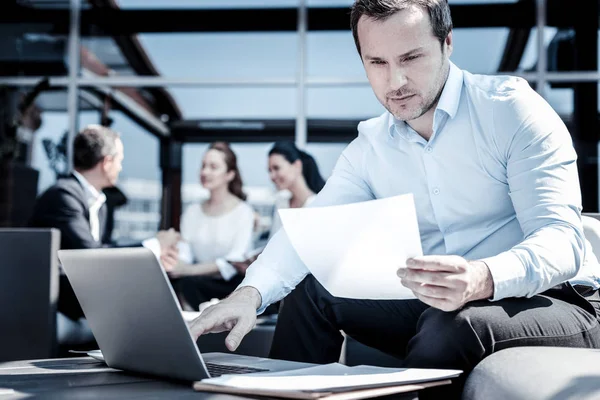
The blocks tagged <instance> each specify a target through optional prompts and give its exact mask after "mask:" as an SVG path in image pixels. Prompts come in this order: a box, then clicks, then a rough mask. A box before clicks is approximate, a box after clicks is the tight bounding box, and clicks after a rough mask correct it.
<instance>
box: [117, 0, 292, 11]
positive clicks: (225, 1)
mask: <svg viewBox="0 0 600 400" xmlns="http://www.w3.org/2000/svg"><path fill="white" fill-rule="evenodd" d="M118 3H119V6H120V7H121V8H124V9H128V8H131V9H134V8H144V9H161V8H164V9H172V8H249V7H252V8H274V7H296V6H297V5H298V0H269V1H268V2H267V1H264V0H119V1H118Z"/></svg>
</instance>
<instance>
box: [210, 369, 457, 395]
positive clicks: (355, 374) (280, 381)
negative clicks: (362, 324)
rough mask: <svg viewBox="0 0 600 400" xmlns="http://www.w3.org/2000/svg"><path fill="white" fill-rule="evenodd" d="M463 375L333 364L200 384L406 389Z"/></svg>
mask: <svg viewBox="0 0 600 400" xmlns="http://www.w3.org/2000/svg"><path fill="white" fill-rule="evenodd" d="M461 373H462V371H460V370H452V369H418V368H383V367H372V366H366V365H360V366H355V367H348V366H345V365H342V364H338V363H333V364H326V365H318V366H315V367H308V368H301V369H297V370H292V371H282V372H259V373H253V374H243V375H239V374H236V375H222V376H220V377H218V378H209V379H203V380H202V383H208V384H213V385H219V386H228V387H235V388H239V389H262V390H303V391H318V390H325V389H339V388H359V387H365V386H378V385H381V386H384V385H387V384H389V385H405V384H411V383H419V382H429V381H435V380H440V379H449V378H454V377H456V376H458V375H460V374H461Z"/></svg>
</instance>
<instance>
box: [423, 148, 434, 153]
mask: <svg viewBox="0 0 600 400" xmlns="http://www.w3.org/2000/svg"><path fill="white" fill-rule="evenodd" d="M425 151H426V152H428V153H431V152H432V151H433V149H432V148H431V147H425Z"/></svg>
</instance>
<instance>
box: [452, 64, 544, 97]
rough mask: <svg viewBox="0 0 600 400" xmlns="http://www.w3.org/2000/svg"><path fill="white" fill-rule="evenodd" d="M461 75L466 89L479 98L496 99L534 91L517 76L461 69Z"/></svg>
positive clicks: (529, 93) (524, 94) (520, 95)
mask: <svg viewBox="0 0 600 400" xmlns="http://www.w3.org/2000/svg"><path fill="white" fill-rule="evenodd" d="M463 77H464V78H463V79H464V85H465V88H466V90H467V91H468V92H469V94H471V95H473V96H476V97H477V98H479V99H482V98H483V99H485V98H487V99H489V100H491V101H498V100H504V99H512V98H516V97H528V96H529V95H531V94H534V93H535V91H534V90H533V89H532V88H531V86H530V85H529V83H528V82H527V81H526V80H525V79H523V78H520V77H518V76H512V75H480V74H471V73H470V72H467V71H463Z"/></svg>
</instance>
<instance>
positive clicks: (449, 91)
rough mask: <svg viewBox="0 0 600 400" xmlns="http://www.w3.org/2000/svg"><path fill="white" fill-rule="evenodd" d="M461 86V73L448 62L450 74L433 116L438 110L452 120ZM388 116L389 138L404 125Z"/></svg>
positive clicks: (404, 125) (456, 108) (402, 122)
mask: <svg viewBox="0 0 600 400" xmlns="http://www.w3.org/2000/svg"><path fill="white" fill-rule="evenodd" d="M462 86H463V72H462V70H461V69H460V68H458V67H457V66H456V65H454V63H453V62H452V61H450V72H449V73H448V79H446V83H445V84H444V89H442V94H441V95H440V99H439V101H438V104H437V107H436V112H435V113H434V120H435V115H436V114H437V111H438V110H441V111H444V112H445V113H446V114H448V116H449V117H450V118H454V116H455V115H456V112H457V110H458V105H459V104H460V95H461V93H462ZM388 114H389V118H388V134H389V136H390V137H394V132H395V130H396V129H397V128H398V129H406V123H405V122H404V121H401V120H399V119H396V117H394V116H393V115H392V114H390V113H388Z"/></svg>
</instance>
